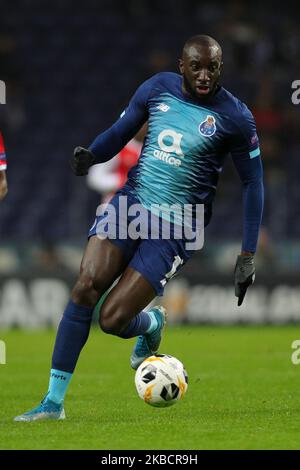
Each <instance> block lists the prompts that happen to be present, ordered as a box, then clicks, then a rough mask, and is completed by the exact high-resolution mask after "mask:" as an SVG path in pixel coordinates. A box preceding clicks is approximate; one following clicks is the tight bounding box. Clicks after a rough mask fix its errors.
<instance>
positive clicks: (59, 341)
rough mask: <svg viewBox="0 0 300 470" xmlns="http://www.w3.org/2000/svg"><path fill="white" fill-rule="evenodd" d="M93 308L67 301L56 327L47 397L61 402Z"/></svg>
mask: <svg viewBox="0 0 300 470" xmlns="http://www.w3.org/2000/svg"><path fill="white" fill-rule="evenodd" d="M92 316H93V308H91V307H84V306H82V305H77V304H75V303H74V302H73V301H72V300H70V302H69V303H68V305H67V307H66V309H65V311H64V314H63V317H62V319H61V322H60V324H59V327H58V331H57V335H56V341H55V346H54V351H53V356H52V369H51V373H50V382H49V391H48V396H47V398H48V399H50V400H51V401H53V402H55V403H62V402H63V400H64V397H65V393H66V391H67V387H68V385H69V382H70V380H71V377H72V374H73V372H74V369H75V367H76V363H77V360H78V358H79V355H80V352H81V350H82V348H83V346H84V345H85V343H86V341H87V339H88V336H89V332H90V326H91V322H92Z"/></svg>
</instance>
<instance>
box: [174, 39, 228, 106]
mask: <svg viewBox="0 0 300 470" xmlns="http://www.w3.org/2000/svg"><path fill="white" fill-rule="evenodd" d="M221 65H222V56H221V51H220V49H219V48H218V47H217V46H203V45H196V44H195V45H192V46H190V47H189V48H188V49H187V50H186V51H184V54H183V58H182V59H181V60H180V61H179V68H180V72H181V74H182V75H183V88H184V91H186V92H188V93H189V94H192V95H194V96H196V97H197V98H202V97H205V96H209V95H211V94H212V93H213V92H214V91H215V88H216V86H217V83H218V80H219V77H220V74H221Z"/></svg>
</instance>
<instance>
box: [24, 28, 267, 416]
mask: <svg viewBox="0 0 300 470" xmlns="http://www.w3.org/2000/svg"><path fill="white" fill-rule="evenodd" d="M179 68H180V74H176V73H169V72H163V73H159V74H157V75H155V76H153V77H151V78H150V79H149V80H147V81H146V82H144V83H143V84H142V85H141V86H140V87H139V88H138V90H137V91H136V93H135V94H134V96H133V98H132V99H131V101H130V103H129V106H128V107H127V109H126V110H125V111H124V112H123V113H122V114H121V117H120V118H119V119H118V120H117V121H116V122H115V123H114V124H113V126H112V127H111V128H109V129H108V130H107V131H105V132H103V133H102V134H100V135H99V136H98V137H97V138H96V139H95V141H94V142H93V143H92V144H91V146H90V147H89V149H84V148H82V147H77V148H76V149H75V150H74V155H73V157H72V160H71V166H72V168H73V171H74V172H75V174H76V175H86V174H87V172H88V169H89V167H90V166H91V165H93V164H95V163H101V162H105V161H107V160H109V159H110V158H112V157H113V156H114V155H116V154H117V153H118V152H119V151H120V150H121V149H122V148H123V147H124V145H125V144H126V143H127V142H129V141H130V139H132V137H133V136H134V135H135V134H136V132H137V131H138V129H140V128H141V126H142V125H143V124H144V123H145V122H146V121H148V132H147V135H146V137H145V141H144V145H143V149H142V152H141V156H140V158H139V161H138V164H137V165H136V166H135V167H134V168H132V169H131V171H130V173H129V177H128V181H127V183H126V184H125V186H124V187H123V188H122V189H121V190H119V191H118V192H117V193H116V195H115V196H114V197H113V199H112V200H111V204H112V205H113V207H115V209H116V211H117V214H118V215H121V219H120V220H121V222H120V223H121V224H122V223H124V220H125V224H127V225H129V223H130V217H129V216H128V218H127V214H126V218H125V219H124V214H123V215H122V214H121V197H124V196H126V197H127V201H129V204H130V205H131V204H134V203H138V204H142V206H143V207H144V208H146V209H147V210H148V211H149V213H151V212H152V211H153V207H154V206H153V204H158V205H162V204H169V205H172V204H174V203H176V204H177V205H179V206H180V207H183V205H184V204H186V203H189V204H192V205H196V204H203V205H204V215H205V217H204V222H205V225H207V224H208V223H209V220H210V217H211V208H212V202H213V199H214V195H215V191H216V186H217V182H218V177H219V174H220V172H221V170H222V166H223V163H224V159H225V157H226V155H227V154H228V153H230V154H231V156H232V159H233V162H234V165H235V167H236V169H237V172H238V174H239V177H240V179H241V182H242V187H243V241H242V249H241V253H240V254H239V255H238V256H237V261H236V265H235V295H236V296H237V297H238V305H240V304H241V303H242V302H243V299H244V296H245V293H246V290H247V288H248V286H249V285H250V284H251V283H252V282H253V280H254V261H253V260H254V253H255V250H256V244H257V238H258V233H259V226H260V222H261V217H262V209H263V180H262V164H261V158H260V149H259V142H258V137H257V134H256V129H255V123H254V120H253V116H252V114H251V112H250V111H249V109H248V108H247V107H246V105H245V104H244V103H242V102H241V101H240V100H239V99H237V98H236V97H235V96H233V95H232V94H231V93H230V92H229V91H227V90H225V89H224V88H223V87H222V86H221V85H220V84H219V78H220V74H221V68H222V51H221V47H220V45H219V44H218V43H217V41H215V40H214V39H213V38H211V37H209V36H204V35H198V36H194V37H192V38H190V39H189V40H188V41H187V42H186V44H185V45H184V48H183V54H182V58H181V59H180V61H179ZM151 215H152V214H151ZM106 216H107V215H106V214H105V213H100V214H99V215H98V216H97V218H96V221H95V223H94V225H93V226H92V228H91V229H90V232H89V241H88V244H87V248H86V251H85V253H84V256H83V260H82V264H81V268H80V275H79V278H78V281H77V282H76V284H75V287H74V288H73V290H72V293H71V300H70V302H69V303H68V305H67V307H66V309H65V312H64V314H63V317H62V320H61V322H60V325H59V328H58V331H57V337H56V342H55V346H54V352H53V356H52V369H51V372H50V383H49V389H48V393H47V395H46V396H45V398H44V399H43V400H42V402H41V404H40V405H39V406H38V407H36V408H34V409H33V410H31V411H29V412H27V413H24V414H22V415H20V416H18V417H16V418H15V420H17V421H33V420H37V419H63V418H64V417H65V412H64V397H65V393H66V390H67V387H68V384H69V382H70V379H71V377H72V374H73V372H74V369H75V366H76V363H77V360H78V357H79V354H80V351H81V349H82V348H83V346H84V344H85V342H86V340H87V338H88V335H89V330H90V325H91V315H92V311H93V308H94V306H95V304H96V303H97V301H98V299H99V298H100V296H101V295H102V294H103V293H104V292H105V291H106V290H107V289H108V288H109V287H110V286H111V285H112V284H113V282H114V281H115V279H116V278H117V277H118V276H120V275H121V277H120V280H119V282H118V283H117V284H116V285H115V286H114V287H113V288H112V290H111V291H110V293H109V295H108V296H107V297H106V299H105V302H104V304H103V306H102V310H101V316H100V319H99V323H100V327H101V328H102V330H103V331H104V332H105V333H109V334H112V335H116V336H119V337H121V338H131V337H134V336H138V338H137V341H136V343H135V346H134V349H133V352H132V355H131V359H130V362H131V366H132V367H133V368H134V369H136V368H137V367H138V365H139V364H140V363H141V362H142V361H143V360H144V359H145V358H146V357H149V356H150V355H152V354H153V353H156V352H157V350H158V348H159V345H160V340H161V332H162V329H163V326H164V323H165V312H164V309H163V308H162V307H159V306H158V307H154V308H152V309H150V310H149V311H148V312H146V311H143V309H144V308H145V306H146V305H148V304H149V303H150V301H151V300H152V299H153V298H154V297H155V296H156V295H162V293H163V289H164V286H165V284H166V282H167V281H168V280H169V279H170V277H172V276H173V275H174V274H175V273H176V272H177V271H178V269H179V268H180V267H181V266H182V265H183V264H184V263H185V262H186V261H187V260H188V259H189V258H190V257H191V256H192V254H193V253H192V250H188V249H187V248H186V243H185V242H186V240H185V239H184V237H182V239H175V238H171V237H170V238H169V239H163V238H159V239H151V238H150V239H149V238H148V239H147V238H145V239H134V237H131V238H130V237H127V238H125V239H124V238H122V237H121V236H120V235H116V237H114V236H113V235H111V236H110V237H109V239H108V238H105V237H104V236H103V233H104V232H105V230H104V229H103V228H101V227H102V226H101V221H103V218H105V217H106ZM164 216H166V217H167V218H168V217H169V216H170V215H168V214H164ZM164 216H163V215H161V217H162V218H163V217H164ZM122 217H123V219H122ZM117 220H118V221H119V219H117ZM174 220H175V219H171V217H170V218H169V221H171V222H174ZM118 221H115V225H116V227H115V228H119V227H118ZM175 223H176V222H174V224H175ZM112 224H113V222H112ZM97 235H98V236H97Z"/></svg>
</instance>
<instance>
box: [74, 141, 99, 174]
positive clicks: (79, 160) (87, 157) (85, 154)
mask: <svg viewBox="0 0 300 470" xmlns="http://www.w3.org/2000/svg"><path fill="white" fill-rule="evenodd" d="M94 161H95V155H93V154H92V152H90V151H89V150H87V149H84V148H83V147H76V148H75V149H74V153H73V156H72V158H71V160H70V165H71V168H72V170H73V173H75V175H76V176H84V175H87V174H88V170H89V168H90V166H91V165H92V164H93V163H94Z"/></svg>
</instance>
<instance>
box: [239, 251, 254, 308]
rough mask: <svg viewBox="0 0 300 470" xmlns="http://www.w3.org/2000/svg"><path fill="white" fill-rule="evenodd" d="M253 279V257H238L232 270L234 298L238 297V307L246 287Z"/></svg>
mask: <svg viewBox="0 0 300 470" xmlns="http://www.w3.org/2000/svg"><path fill="white" fill-rule="evenodd" d="M254 279H255V267H254V256H253V255H239V256H238V257H237V260H236V265H235V269H234V284H235V296H236V297H238V299H239V300H238V306H240V305H242V303H243V300H244V297H245V295H246V291H247V289H248V287H249V286H250V285H251V284H253V282H254Z"/></svg>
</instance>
